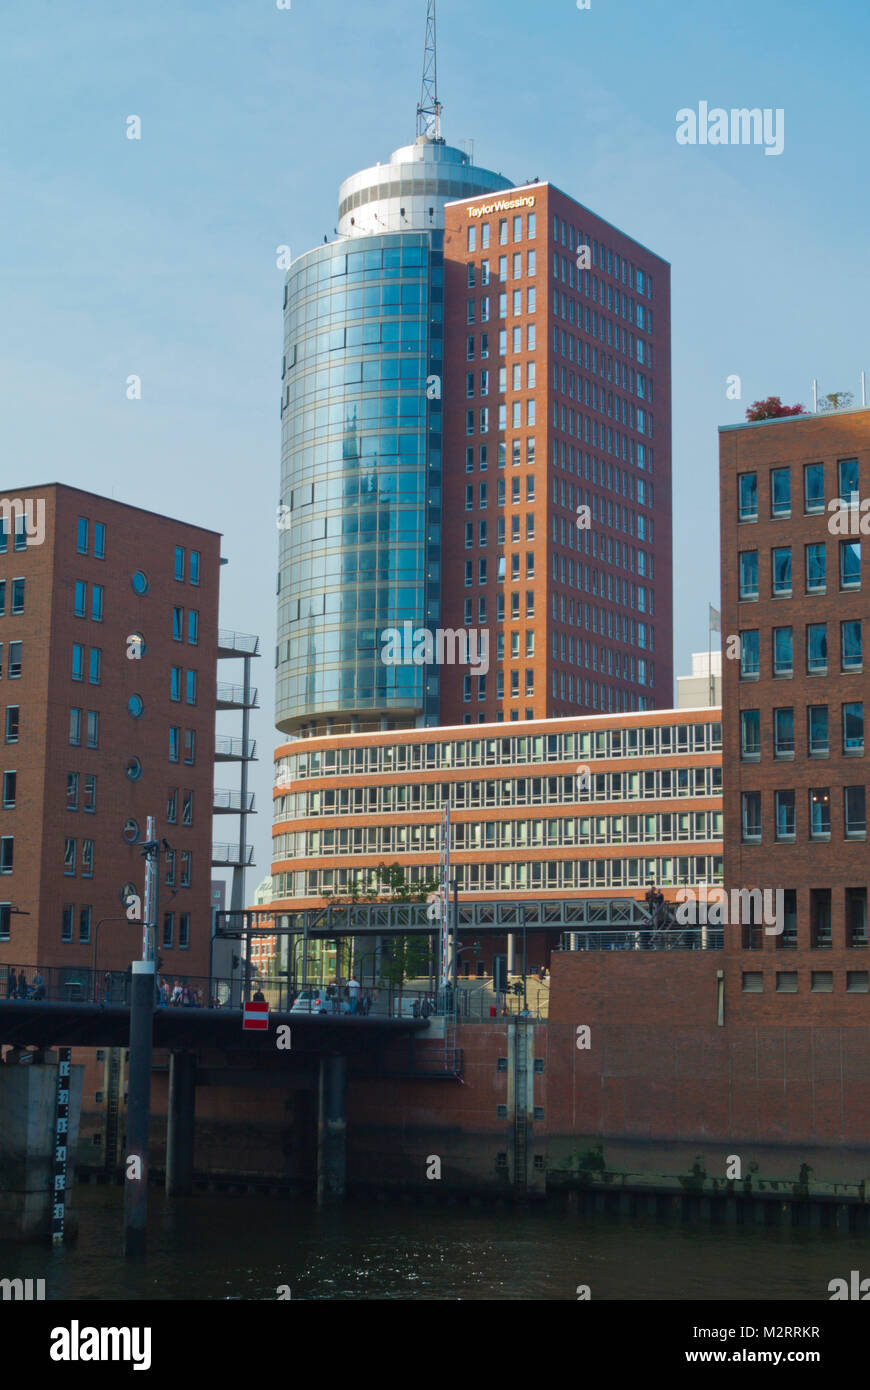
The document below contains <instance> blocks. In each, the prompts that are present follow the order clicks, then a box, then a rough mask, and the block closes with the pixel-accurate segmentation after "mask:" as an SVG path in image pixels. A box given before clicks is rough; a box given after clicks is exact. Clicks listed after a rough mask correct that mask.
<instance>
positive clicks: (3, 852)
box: [0, 835, 15, 874]
mask: <svg viewBox="0 0 870 1390" xmlns="http://www.w3.org/2000/svg"><path fill="white" fill-rule="evenodd" d="M14 857H15V841H14V839H13V837H12V836H11V835H4V836H3V837H2V839H0V874H11V873H12V869H13V865H14Z"/></svg>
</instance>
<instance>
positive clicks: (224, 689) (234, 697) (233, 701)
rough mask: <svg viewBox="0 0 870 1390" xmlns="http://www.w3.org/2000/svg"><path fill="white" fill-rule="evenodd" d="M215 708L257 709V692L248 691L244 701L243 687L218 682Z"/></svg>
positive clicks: (254, 690) (253, 689) (253, 690)
mask: <svg viewBox="0 0 870 1390" xmlns="http://www.w3.org/2000/svg"><path fill="white" fill-rule="evenodd" d="M217 706H218V709H246V708H247V709H257V691H256V689H255V688H252V689H251V690H249V691H248V698H247V700H246V699H245V687H244V686H243V685H225V684H224V683H223V682H222V681H219V682H218V688H217Z"/></svg>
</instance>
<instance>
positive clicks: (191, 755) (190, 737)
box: [184, 729, 196, 766]
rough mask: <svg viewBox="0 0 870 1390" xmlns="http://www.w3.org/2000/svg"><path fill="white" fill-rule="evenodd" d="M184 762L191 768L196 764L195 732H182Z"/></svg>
mask: <svg viewBox="0 0 870 1390" xmlns="http://www.w3.org/2000/svg"><path fill="white" fill-rule="evenodd" d="M184 761H185V762H186V763H187V764H188V765H189V766H192V765H193V764H194V763H195V762H196V730H195V729H185V731H184Z"/></svg>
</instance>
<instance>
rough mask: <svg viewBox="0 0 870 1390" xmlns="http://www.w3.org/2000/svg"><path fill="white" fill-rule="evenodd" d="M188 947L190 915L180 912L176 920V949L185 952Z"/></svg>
mask: <svg viewBox="0 0 870 1390" xmlns="http://www.w3.org/2000/svg"><path fill="white" fill-rule="evenodd" d="M189 945H190V913H189V912H182V913H180V915H179V918H178V948H179V950H181V951H186V950H187V948H188V946H189Z"/></svg>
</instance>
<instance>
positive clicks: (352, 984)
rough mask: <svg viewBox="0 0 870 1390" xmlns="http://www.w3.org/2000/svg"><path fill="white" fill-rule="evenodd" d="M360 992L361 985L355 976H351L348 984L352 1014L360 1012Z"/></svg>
mask: <svg viewBox="0 0 870 1390" xmlns="http://www.w3.org/2000/svg"><path fill="white" fill-rule="evenodd" d="M359 991H360V983H359V980H358V979H357V978H356V976H355V975H351V977H350V979H349V980H348V982H347V992H348V998H349V999H350V1011H351V1013H352V1014H355V1013H358V1012H359Z"/></svg>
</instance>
